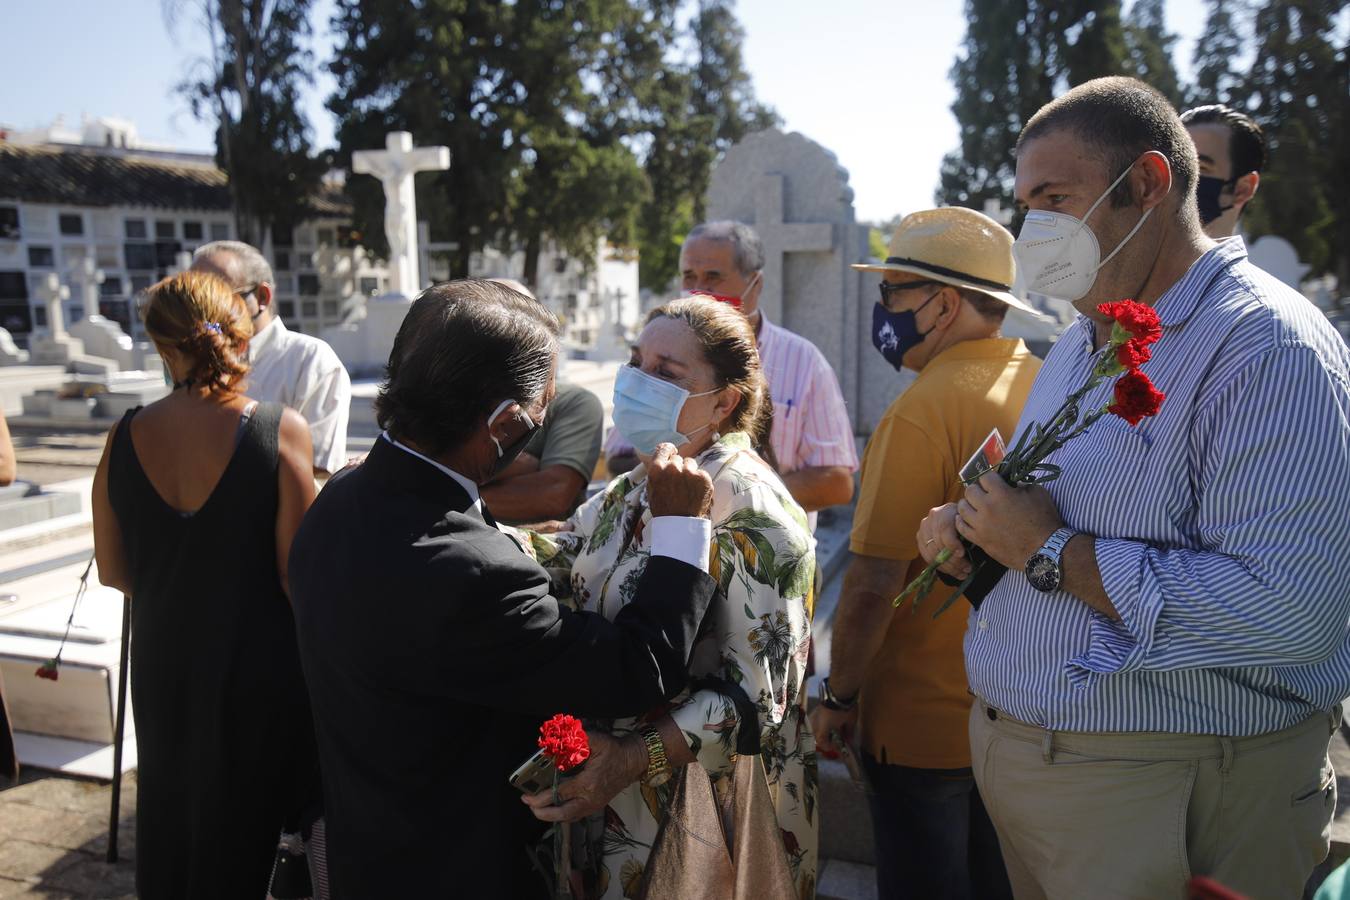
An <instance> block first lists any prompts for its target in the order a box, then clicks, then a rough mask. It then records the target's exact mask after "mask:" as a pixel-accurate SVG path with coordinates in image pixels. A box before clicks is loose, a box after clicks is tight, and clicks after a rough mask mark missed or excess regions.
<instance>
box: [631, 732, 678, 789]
mask: <svg viewBox="0 0 1350 900" xmlns="http://www.w3.org/2000/svg"><path fill="white" fill-rule="evenodd" d="M638 733H639V734H641V735H642V740H643V741H644V742H645V743H646V744H647V771H646V773H644V774H643V776H642V781H643V783H644V784H646V785H647V786H648V787H660V786H661V785H663V784H665V783H666V782H667V781H669V780H670V773H671V770H670V760H669V759H667V758H666V745H665V744H664V743H663V742H662V741H661V733H660V732H659V731H657V730H656V726H654V725H650V724H648V725H643V726H642V727H641V728H639V729H638Z"/></svg>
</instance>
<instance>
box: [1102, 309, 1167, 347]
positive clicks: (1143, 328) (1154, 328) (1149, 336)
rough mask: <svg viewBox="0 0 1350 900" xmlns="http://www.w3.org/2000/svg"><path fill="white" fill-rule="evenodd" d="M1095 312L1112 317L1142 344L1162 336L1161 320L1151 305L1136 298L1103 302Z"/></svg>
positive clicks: (1149, 342)
mask: <svg viewBox="0 0 1350 900" xmlns="http://www.w3.org/2000/svg"><path fill="white" fill-rule="evenodd" d="M1097 312H1099V313H1101V314H1102V315H1104V316H1106V317H1107V318H1108V319H1112V320H1114V321H1115V322H1116V324H1118V325H1119V326H1120V327H1121V328H1123V329H1125V330H1126V331H1128V332H1129V333H1130V334H1131V335H1133V336H1134V339H1135V340H1136V341H1138V342H1139V343H1140V344H1141V345H1142V344H1151V343H1153V342H1154V341H1156V340H1157V339H1158V338H1160V337H1162V322H1161V321H1159V319H1158V313H1157V312H1156V311H1155V310H1154V309H1153V307H1151V306H1149V305H1147V304H1144V303H1140V302H1138V301H1136V300H1117V301H1115V302H1114V303H1103V304H1101V305H1100V306H1098V307H1097Z"/></svg>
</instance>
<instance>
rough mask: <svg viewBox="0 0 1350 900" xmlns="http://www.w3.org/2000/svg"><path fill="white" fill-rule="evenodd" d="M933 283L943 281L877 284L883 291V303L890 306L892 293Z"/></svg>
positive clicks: (878, 288)
mask: <svg viewBox="0 0 1350 900" xmlns="http://www.w3.org/2000/svg"><path fill="white" fill-rule="evenodd" d="M932 284H942V282H941V281H905V282H901V283H900V284H890V283H889V282H885V281H883V282H881V284H879V285H877V290H879V291H880V292H881V305H882V306H885V307H889V306H890V305H891V294H898V293H900V292H901V291H907V290H909V289H910V288H919V287H928V286H929V285H932Z"/></svg>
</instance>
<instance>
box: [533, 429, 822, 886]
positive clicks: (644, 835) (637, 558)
mask: <svg viewBox="0 0 1350 900" xmlns="http://www.w3.org/2000/svg"><path fill="white" fill-rule="evenodd" d="M698 463H699V466H700V468H702V469H704V470H705V471H707V472H708V473H709V474H710V475H711V476H712V479H713V486H714V494H713V508H712V522H713V543H712V550H711V556H710V560H709V570H710V574H711V575H712V576H713V577H714V578H715V579H717V581H718V582H719V584H720V586H721V588H722V590H721V591H720V592H719V594H718V597H717V599H716V600H714V602H713V606H712V607H711V608H710V609H709V612H708V615H707V619H706V620H705V622H704V627H703V634H702V636H701V637H700V638H699V640H698V642H697V643H696V645H695V648H694V652H693V657H692V661H691V663H690V671H691V673H692V674H693V675H695V676H708V675H711V676H717V677H720V678H723V679H726V680H728V681H731V682H733V683H735V684H738V685H740V686H741V687H742V688H744V689H745V691H746V694H747V695H748V696H749V697H750V698H751V700H753V701H755V703H756V705H757V706H758V708H759V721H760V728H761V747H762V750H761V755H762V757H763V761H764V770H765V772H766V774H767V776H768V782H769V793H770V796H771V797H772V798H773V802H774V807H775V809H776V811H777V816H778V827H779V829H780V830H781V834H782V839H783V843H784V846H785V848H786V850H787V856H788V861H789V863H790V864H791V867H792V874H793V878H794V881H795V883H796V885H797V891H798V895H799V897H801V898H812V897H814V896H815V881H816V844H817V825H818V823H817V818H816V817H817V813H818V808H817V781H816V779H817V775H816V749H815V740H814V739H813V737H812V735H811V732H810V729H809V727H808V726H807V721H806V707H805V695H804V683H805V681H806V658H807V651H808V649H809V647H810V642H811V640H810V639H811V609H810V604H811V602H812V600H813V596H812V583H813V580H814V577H815V539H814V538H813V537H812V535H811V530H810V528H809V526H808V525H807V521H806V514H805V513H804V512H803V511H802V509H801V507H800V506H798V505H797V502H796V501H795V500H793V499H792V497H791V495H790V494H789V493H788V491H787V488H786V487H784V486H783V482H782V481H781V480H780V479H779V478H778V476H777V475H776V474H775V473H774V471H773V470H772V469H771V468H769V466H768V465H767V464H766V463H764V462H763V460H761V459H760V458H759V456H758V455H757V454H755V453H754V451H753V450H751V448H750V441H749V438H748V437H747V436H746V435H745V434H742V433H736V434H729V435H726V436H724V437H722V438H721V439H720V440H719V441H718V442H717V443H716V444H714V445H713V446H712V447H710V448H709V449H708V450H707V451H705V452H704V453H703V454H702V455H701V456H700V457H699V458H698ZM645 476H646V473H645V471H644V470H643V468H642V467H640V466H639V467H638V468H637V469H635V470H634V471H633V472H631V473H629V474H628V475H625V476H621V477H619V478H617V479H615V480H614V481H613V482H612V483H610V485H609V486H608V488H607V489H606V490H605V491H603V492H602V493H600V494H597V495H596V496H594V497H592V498H591V500H590V501H588V502H587V503H586V504H585V505H584V506H582V507H581V508H580V509H579V510H577V512H576V514H575V515H574V516H573V517H572V519H571V520H570V521H569V522H568V524H567V526H566V527H567V529H568V530H564V531H562V532H559V533H557V534H541V535H531V544H532V549H533V550H534V552H535V555H536V557H537V558H538V560H539V562H540V564H541V565H543V566H544V568H546V569H548V570H549V573H550V575H551V576H552V579H553V584H554V590H555V593H556V595H557V596H558V597H559V598H560V599H562V600H563V601H564V602H568V603H570V604H571V605H572V606H573V607H574V608H576V609H581V610H591V611H594V612H599V613H601V614H602V615H605V616H608V617H610V618H613V617H614V616H615V614H617V613H618V611H619V610H620V609H622V608H623V607H624V605H625V604H627V603H628V602H630V601H631V600H632V599H633V595H634V592H635V591H636V589H637V585H638V581H639V580H640V579H641V577H642V573H643V571H644V570H645V568H646V565H647V560H648V558H649V557H650V555H651V520H652V514H651V511H650V509H648V507H647V503H646V484H645ZM666 712H668V713H669V714H670V715H671V717H672V718H674V720H675V722H676V724H678V725H679V727H680V729H681V731H682V732H683V733H684V737H685V740H686V741H688V742H689V747H690V749H691V750H692V751H693V752H694V755H695V756H696V757H697V759H698V763H699V764H700V765H702V766H703V768H704V769H706V770H707V771H708V773H709V775H710V776H711V777H712V781H713V785H714V788H715V789H719V791H720V788H719V781H721V780H722V779H724V778H725V777H726V776H727V775H728V774H730V772H731V771H732V767H733V764H734V760H735V755H734V751H735V742H736V733H737V728H738V726H739V723H740V719H739V717H738V715H737V712H736V707H735V705H734V704H733V703H732V701H731V700H730V699H729V698H727V697H724V696H722V695H721V694H718V693H715V692H712V691H707V690H701V691H697V692H694V693H689V692H688V691H686V692H685V693H683V694H681V695H680V696H678V697H676V698H675V700H674V701H673V702H672V704H671V706H670V707H669V708H668V709H659V710H653V711H652V712H651V713H649V714H648V715H647V716H646V717H644V719H657V718H659V717H660V716H661V715H662V714H664V713H666ZM639 721H641V720H638V719H621V720H618V721H615V722H613V723H612V730H613V732H614V733H615V734H619V735H623V734H628V733H631V732H632V731H633V730H634V729H635V728H636V727H637V725H638V723H639ZM721 784H723V785H725V784H726V782H725V781H721ZM667 787H668V786H663V787H662V788H658V789H655V790H653V789H652V788H649V787H647V786H645V785H643V784H642V783H641V782H638V783H636V784H632V785H629V786H628V787H627V788H625V789H624V790H623V791H622V792H621V793H620V794H619V795H618V796H616V797H615V798H614V799H613V800H611V801H610V804H609V806H608V807H607V808H606V809H605V811H604V823H603V838H602V841H603V844H602V846H603V849H602V850H601V853H602V854H603V855H602V857H601V864H600V867H599V871H598V872H597V873H596V876H595V890H594V893H593V895H594V896H597V897H604V898H606V900H609V898H619V897H636V896H637V890H638V886H639V884H640V883H641V880H642V871H643V866H644V865H645V863H646V860H647V854H648V852H649V851H650V848H651V845H652V842H653V841H654V840H655V838H656V833H657V829H658V827H659V824H660V821H661V819H662V817H663V815H664V809H665V805H666V802H667V794H668V790H667ZM595 830H596V831H599V829H598V828H597V829H595Z"/></svg>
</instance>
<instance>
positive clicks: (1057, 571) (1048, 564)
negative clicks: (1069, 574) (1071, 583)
mask: <svg viewBox="0 0 1350 900" xmlns="http://www.w3.org/2000/svg"><path fill="white" fill-rule="evenodd" d="M1076 534H1078V532H1076V531H1074V530H1073V529H1072V528H1060V529H1058V530H1057V531H1056V532H1055V533H1054V534H1052V535H1050V537H1048V538H1046V539H1045V543H1044V544H1042V545H1041V549H1039V550H1037V551H1036V552H1035V553H1033V554H1032V556H1031V559H1029V560H1027V564H1026V569H1025V571H1026V574H1027V581H1029V582H1031V586H1032V587H1034V588H1035V589H1036V590H1038V591H1041V592H1042V593H1047V594H1048V593H1049V592H1050V591H1053V590H1057V589H1058V588H1059V583H1060V582H1061V581H1063V580H1064V566H1063V564H1062V562H1061V560H1060V555H1061V554H1062V553H1063V552H1064V547H1065V545H1066V544H1068V543H1069V541H1070V540H1072V539H1073V536H1074V535H1076Z"/></svg>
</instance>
